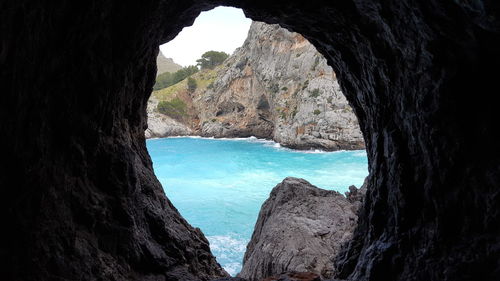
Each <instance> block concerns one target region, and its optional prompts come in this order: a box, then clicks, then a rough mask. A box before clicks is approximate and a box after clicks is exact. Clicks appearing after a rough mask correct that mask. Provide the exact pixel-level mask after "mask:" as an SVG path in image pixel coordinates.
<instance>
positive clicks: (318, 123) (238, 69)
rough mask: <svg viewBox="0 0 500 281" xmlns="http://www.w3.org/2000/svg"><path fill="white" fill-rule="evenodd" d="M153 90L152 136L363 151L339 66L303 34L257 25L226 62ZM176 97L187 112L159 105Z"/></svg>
mask: <svg viewBox="0 0 500 281" xmlns="http://www.w3.org/2000/svg"><path fill="white" fill-rule="evenodd" d="M192 78H193V79H195V80H196V81H197V85H198V86H197V88H196V90H194V91H189V90H188V89H187V83H186V81H182V82H180V83H179V84H177V85H174V86H171V87H169V88H167V89H162V90H159V91H155V92H153V94H152V96H151V98H150V101H149V102H148V108H147V111H148V129H147V130H146V138H151V137H168V136H183V135H193V136H204V137H215V138H223V137H229V138H232V137H250V136H255V137H257V138H264V139H270V140H274V141H276V142H278V143H280V144H281V145H282V146H284V147H289V148H293V149H300V150H308V149H321V150H325V151H333V150H354V149H364V140H363V136H362V134H361V131H360V129H359V125H358V122H357V118H356V116H355V114H354V112H353V110H352V109H351V107H350V106H349V104H348V102H347V100H346V99H345V97H344V95H343V93H342V92H341V90H340V86H339V84H338V81H337V78H336V75H335V73H334V72H333V69H332V68H331V67H330V66H328V64H327V62H326V59H325V58H324V57H323V56H322V55H321V54H320V53H318V51H317V50H316V49H315V48H314V46H313V45H312V44H310V43H309V42H308V41H307V40H306V39H305V38H304V37H302V36H301V35H300V34H297V33H293V32H290V31H288V30H286V29H283V28H281V27H279V26H278V25H269V24H265V23H261V22H253V23H252V25H251V27H250V30H249V33H248V37H247V39H246V41H245V43H244V44H243V46H242V47H240V48H239V49H237V50H236V51H235V52H234V54H233V55H231V56H230V57H229V58H228V59H227V60H226V61H225V62H224V63H223V64H222V65H220V66H218V67H217V68H215V69H213V70H208V71H200V72H199V73H196V74H194V75H192ZM172 100H177V101H180V103H182V106H183V108H182V110H183V111H182V114H181V115H179V114H177V115H176V116H168V114H161V113H160V112H158V110H157V104H158V102H160V101H167V102H168V101H172Z"/></svg>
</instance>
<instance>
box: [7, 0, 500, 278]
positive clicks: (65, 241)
mask: <svg viewBox="0 0 500 281" xmlns="http://www.w3.org/2000/svg"><path fill="white" fill-rule="evenodd" d="M219 4H225V5H233V6H238V7H241V8H243V9H244V10H245V13H246V14H247V15H248V16H250V17H251V18H252V19H254V20H259V21H264V22H267V23H280V24H281V25H282V26H283V27H286V28H289V29H291V30H293V31H296V32H299V33H301V34H302V35H304V37H305V38H307V39H308V40H309V41H310V42H312V43H313V44H314V45H315V46H316V48H317V49H318V51H319V52H321V53H322V54H323V55H324V56H325V57H326V59H327V60H328V62H329V64H330V65H331V66H332V67H333V69H334V70H335V72H336V74H337V77H338V79H339V81H340V85H341V88H342V90H343V92H344V94H345V95H346V97H347V100H348V101H349V102H350V104H351V105H352V107H353V109H354V111H355V113H356V115H357V116H358V120H359V122H360V127H361V130H362V132H363V134H364V138H365V141H366V146H367V152H368V157H369V165H370V169H369V170H370V178H369V183H368V193H367V197H366V202H365V204H364V208H363V212H362V213H361V216H360V220H359V221H360V224H359V227H358V230H357V232H356V235H355V237H354V240H353V241H352V242H351V244H350V247H349V248H348V249H347V251H346V252H345V255H343V256H342V258H341V259H340V260H339V266H340V268H341V274H340V277H343V278H348V279H350V280H498V279H499V277H500V264H499V262H500V259H498V256H499V255H500V253H499V252H500V250H499V249H500V241H499V240H500V224H499V223H498V222H499V218H500V212H499V210H500V206H499V204H500V203H499V202H500V200H499V196H500V192H499V187H498V186H499V184H498V183H499V182H500V160H499V159H500V147H499V146H498V143H497V142H498V132H499V125H498V122H497V120H498V118H497V116H498V114H497V112H498V109H497V108H498V103H497V102H496V100H497V99H496V97H497V96H498V95H497V93H498V82H497V80H498V65H500V38H499V34H500V28H499V26H500V22H499V19H498V17H499V9H500V8H499V4H498V2H497V1H488V0H483V1H481V0H470V1H438V0H429V1H425V2H424V1H409V0H398V1H396V0H394V1H378V0H357V1H352V0H345V1H331V2H326V1H295V2H290V1H251V0H240V1H233V0H226V1H211V0H201V1H194V0H185V1H167V0H163V1H162V0H150V1H149V0H147V1H120V2H113V1H85V2H81V3H80V2H69V1H67V2H58V1H49V2H43V3H41V2H33V1H27V0H19V1H9V2H3V3H2V4H1V6H2V9H0V18H1V21H0V25H1V30H2V36H1V39H0V40H1V42H0V48H1V49H0V50H1V51H0V65H1V66H2V67H1V68H0V73H1V78H2V83H1V86H0V87H1V89H0V90H1V91H0V92H1V93H2V102H1V103H0V139H2V141H3V143H4V147H3V148H4V150H3V155H2V161H1V164H0V171H1V174H0V186H1V189H0V220H1V221H2V234H1V235H2V239H1V240H0V264H1V265H2V266H1V275H2V276H3V277H4V278H6V279H10V280H58V279H59V280H64V279H72V280H74V279H83V280H93V279H105V280H106V279H108V280H113V279H120V280H124V279H142V280H148V278H149V279H150V280H151V279H153V280H154V279H158V280H161V279H162V278H163V279H175V276H177V277H179V276H180V275H181V274H185V275H183V276H188V277H186V278H190V277H192V278H193V279H195V278H199V279H203V278H205V279H206V278H208V277H209V276H217V275H223V273H222V271H221V270H220V268H219V267H218V266H217V265H216V264H215V262H214V259H213V257H212V256H211V255H210V253H209V251H208V245H207V243H206V241H205V240H204V238H203V236H202V235H201V234H200V233H199V232H198V231H196V230H195V229H193V228H192V227H190V226H189V225H188V224H187V223H186V222H185V221H184V220H183V219H182V218H180V216H179V215H178V213H177V211H176V210H175V208H174V207H173V206H171V204H170V203H169V201H168V200H167V199H166V197H165V195H164V193H163V191H162V190H161V187H160V185H159V183H158V181H157V180H156V179H155V177H154V175H153V172H152V167H151V160H150V158H149V156H148V154H147V151H146V147H145V141H144V130H145V126H146V103H147V99H148V96H149V95H150V92H151V88H152V85H153V83H154V79H155V72H156V69H155V66H154V64H155V59H156V56H157V54H158V45H159V44H161V43H164V42H166V41H168V40H171V39H172V38H173V37H174V36H175V35H176V34H177V33H178V32H179V31H180V30H181V29H182V27H184V26H186V25H189V24H191V23H192V22H193V20H194V18H195V17H196V16H197V15H198V14H199V12H200V11H201V10H206V9H209V8H212V7H214V6H216V5H219Z"/></svg>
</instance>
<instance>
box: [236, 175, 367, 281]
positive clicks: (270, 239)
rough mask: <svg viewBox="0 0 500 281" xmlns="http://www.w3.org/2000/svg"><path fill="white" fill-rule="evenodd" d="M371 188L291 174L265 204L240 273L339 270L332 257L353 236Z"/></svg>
mask: <svg viewBox="0 0 500 281" xmlns="http://www.w3.org/2000/svg"><path fill="white" fill-rule="evenodd" d="M365 191H366V188H361V189H360V190H359V191H358V190H357V189H356V188H355V187H354V186H351V187H350V192H349V193H348V194H347V197H344V196H343V195H342V194H340V193H338V192H336V191H332V190H324V189H320V188H317V187H315V186H313V185H311V184H310V183H309V182H307V181H305V180H303V179H297V178H290V177H289V178H286V179H285V180H283V182H282V183H280V184H278V185H277V186H276V187H275V188H274V189H273V190H272V191H271V194H270V196H269V198H268V199H267V200H266V201H265V202H264V204H263V205H262V207H261V210H260V213H259V217H258V219H257V223H256V224H255V229H254V232H253V235H252V239H251V240H250V242H249V243H248V246H247V250H246V252H245V257H244V259H243V268H242V270H241V272H240V273H239V275H238V276H240V277H243V278H245V279H248V280H250V281H258V280H261V279H263V278H265V277H268V276H272V275H278V274H280V273H282V272H287V271H297V272H311V273H315V274H318V275H320V276H321V277H323V278H331V277H333V275H334V273H335V268H334V266H333V260H332V257H334V256H335V255H336V254H337V253H338V252H339V250H340V247H341V246H342V245H343V244H344V243H346V241H348V240H349V239H350V238H351V236H352V232H353V230H354V227H355V226H356V222H357V212H358V210H359V207H360V204H361V202H362V200H363V195H364V193H365Z"/></svg>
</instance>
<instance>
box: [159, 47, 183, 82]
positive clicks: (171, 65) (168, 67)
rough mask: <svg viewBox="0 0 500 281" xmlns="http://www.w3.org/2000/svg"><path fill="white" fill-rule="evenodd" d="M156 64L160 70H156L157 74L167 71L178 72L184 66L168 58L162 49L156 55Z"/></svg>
mask: <svg viewBox="0 0 500 281" xmlns="http://www.w3.org/2000/svg"><path fill="white" fill-rule="evenodd" d="M156 66H157V68H158V70H157V71H156V76H158V75H160V74H162V73H165V72H176V71H177V70H179V69H181V68H182V66H180V65H178V64H176V63H175V62H174V60H173V59H171V58H166V57H165V56H164V55H163V53H162V52H161V51H160V52H159V53H158V56H157V57H156Z"/></svg>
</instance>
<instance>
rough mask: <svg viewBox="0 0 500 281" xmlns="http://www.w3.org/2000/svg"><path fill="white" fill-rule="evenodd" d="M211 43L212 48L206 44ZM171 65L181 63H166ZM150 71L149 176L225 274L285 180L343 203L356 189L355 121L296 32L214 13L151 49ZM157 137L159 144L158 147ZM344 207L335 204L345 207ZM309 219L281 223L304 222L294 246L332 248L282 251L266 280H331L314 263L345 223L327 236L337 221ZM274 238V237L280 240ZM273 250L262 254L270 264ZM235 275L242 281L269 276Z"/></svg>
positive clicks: (360, 160) (359, 173)
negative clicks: (302, 242) (309, 274)
mask: <svg viewBox="0 0 500 281" xmlns="http://www.w3.org/2000/svg"><path fill="white" fill-rule="evenodd" d="M225 17H226V18H227V19H226V18H225ZM238 25H240V26H238ZM228 27H229V28H228ZM221 35H222V36H221ZM242 35H243V36H242ZM237 37H239V38H237ZM212 40H213V41H218V42H217V44H212V45H210V43H211V42H212ZM219 41H221V42H219ZM230 44H231V45H230ZM228 45H229V46H228ZM231 47H232V49H229V48H231ZM233 50H234V51H233ZM221 51H222V52H221ZM223 51H226V52H227V53H226V52H223ZM205 55H206V56H205ZM215 55H223V58H222V59H219V61H216V63H212V64H211V65H208V64H206V65H202V63H205V62H206V61H205V59H207V58H209V59H213V60H214V61H215V60H216V59H218V57H215ZM179 61H180V62H182V65H177V64H176V63H175V62H179ZM197 62H198V64H197ZM157 67H158V72H157V78H156V82H155V85H154V86H153V93H152V94H151V97H150V99H149V100H148V129H147V130H146V131H145V134H146V138H148V139H149V140H147V147H148V151H149V154H150V155H151V158H152V160H153V168H154V171H155V174H156V176H157V178H158V179H159V180H160V182H161V183H162V186H163V188H164V190H165V193H166V195H167V196H168V198H169V199H170V200H171V201H172V203H173V204H174V206H175V207H176V208H177V209H178V210H179V212H180V213H181V215H182V216H183V217H184V218H185V219H186V220H187V221H188V222H189V223H190V224H192V225H193V226H195V227H199V228H200V229H201V230H202V231H203V233H204V234H205V235H206V237H207V238H208V240H209V242H210V247H211V250H212V253H213V254H214V255H215V256H216V258H217V260H218V262H219V263H220V264H221V265H222V266H223V268H225V270H226V271H227V272H228V273H230V274H231V275H233V276H234V275H235V274H236V273H238V272H240V271H241V269H242V268H241V263H242V260H243V256H244V254H245V250H246V245H247V244H248V243H249V242H250V238H251V237H252V232H253V230H254V225H255V223H256V221H257V219H258V214H259V209H261V205H262V203H264V201H265V200H266V199H267V198H268V197H269V193H270V192H271V190H272V189H273V187H274V186H276V185H277V184H279V183H280V182H282V181H283V180H284V179H285V178H287V177H296V178H301V179H305V180H307V181H309V182H311V183H312V184H314V185H315V186H317V187H320V188H323V189H326V190H335V191H337V192H340V193H342V194H343V193H345V192H348V191H349V187H350V186H353V185H354V186H357V187H358V188H359V187H361V186H362V184H363V182H364V179H365V177H366V176H367V159H366V153H365V151H364V140H363V137H362V134H361V131H360V130H359V126H358V123H357V119H356V116H355V115H354V113H353V112H352V109H351V107H350V106H349V104H348V102H347V101H346V100H345V97H344V96H343V93H342V91H341V90H340V86H339V85H338V82H337V78H336V75H335V73H334V72H333V70H332V68H331V67H330V66H328V65H327V62H326V59H325V58H324V57H323V56H322V55H321V54H320V53H319V52H318V51H317V50H316V49H315V48H314V46H312V45H311V44H310V43H309V42H308V41H307V39H305V38H304V37H303V36H301V35H300V34H297V33H293V32H290V31H288V30H286V29H283V28H281V27H280V26H279V25H276V24H275V25H269V24H265V23H263V22H251V21H250V20H249V19H247V18H245V17H244V15H243V12H242V11H241V10H237V9H234V8H227V7H225V8H215V9H213V10H210V11H207V12H203V13H201V14H200V16H198V17H197V18H196V20H195V21H194V23H193V25H192V26H190V27H188V28H185V29H183V31H182V32H181V33H179V35H178V36H177V37H176V38H175V39H173V40H172V41H170V42H168V43H167V44H164V45H161V46H160V53H159V55H158V59H157ZM169 67H170V69H171V70H170V71H167V69H168V68H169ZM181 67H182V68H181ZM190 82H191V84H190ZM163 137H166V138H167V139H157V138H163ZM193 137H196V138H193ZM200 137H202V138H200ZM151 138H152V139H151ZM203 138H204V139H203ZM206 138H208V139H206ZM214 138H215V139H214ZM288 147H291V148H288ZM292 148H294V149H292ZM332 151H336V152H332ZM304 188H305V187H304ZM351 191H352V187H351ZM331 195H332V193H331V192H330V193H328V192H325V193H324V194H322V195H319V193H315V194H314V196H312V197H311V198H309V199H308V200H323V201H325V203H323V204H327V202H328V200H330V201H331V202H330V203H332V204H333V203H335V202H334V201H333V197H332V196H331ZM295 196H304V194H302V195H298V194H296V195H295ZM318 198H319V199H318ZM342 199H344V201H345V202H343V201H342ZM342 199H337V200H340V201H341V202H340V203H343V204H345V205H346V206H347V205H348V203H347V199H346V198H342ZM300 203H301V204H303V205H304V204H306V203H307V201H304V202H300ZM337 203H339V202H337ZM295 204H296V203H295ZM344 208H345V209H349V208H348V207H344ZM289 212H294V210H289ZM301 212H302V213H301ZM316 212H317V210H315V209H314V208H312V209H311V210H302V211H298V213H297V214H296V215H295V217H293V218H289V219H288V220H290V221H292V220H296V221H299V220H309V221H310V222H309V223H308V225H307V226H306V225H304V224H302V225H301V224H298V225H296V226H294V225H291V226H290V227H289V229H294V228H295V232H296V237H294V239H297V237H301V239H306V237H307V235H309V236H310V240H314V239H318V238H315V236H317V233H323V234H322V235H323V236H322V238H321V240H325V239H332V240H334V238H335V236H339V237H342V238H337V240H339V241H336V244H335V245H334V243H331V244H332V245H330V244H321V243H317V244H318V245H315V246H316V247H317V248H321V249H323V251H322V253H321V254H319V253H317V254H312V253H311V252H312V251H313V249H309V253H304V254H303V256H304V257H303V258H302V260H301V261H295V260H293V262H292V259H293V256H294V255H293V254H291V253H292V252H293V251H297V250H300V247H298V248H297V249H295V248H296V247H292V245H287V246H286V247H287V248H288V249H287V250H288V251H289V252H290V253H288V255H290V258H287V261H286V263H288V265H285V264H283V265H282V264H280V263H278V262H277V261H275V262H274V263H273V266H271V264H262V265H260V267H263V268H264V267H265V268H269V270H270V271H269V272H268V273H267V274H268V275H272V274H275V273H279V272H281V271H297V270H299V269H301V270H306V269H308V270H309V271H315V272H316V273H317V274H321V273H322V272H323V273H324V275H323V277H332V272H333V271H332V266H331V265H330V264H328V265H325V262H324V260H326V259H329V258H330V256H333V255H335V254H336V252H337V251H338V248H340V245H341V244H343V243H344V242H345V240H346V239H347V237H350V232H352V229H353V226H354V222H350V223H348V224H349V225H348V226H345V227H344V226H342V227H338V226H337V230H336V231H337V232H338V233H335V234H334V233H333V232H332V234H330V232H331V230H326V229H330V228H331V227H333V225H329V224H333V223H338V222H336V221H333V222H332V221H325V219H324V218H323V217H324V216H319V215H313V213H316ZM337 212H339V213H337V214H336V215H335V216H339V217H340V216H345V217H348V216H351V217H352V218H351V219H354V216H355V213H353V212H351V211H350V210H349V211H348V212H343V211H339V210H337ZM275 216H276V217H277V216H278V214H277V215H275ZM267 228H269V229H270V231H273V232H278V231H279V232H281V230H278V229H271V226H268V227H267ZM300 228H303V230H302V233H299V230H298V229H300ZM305 228H307V231H305ZM333 228H335V227H333ZM284 232H285V230H283V234H282V235H281V236H282V237H280V238H275V239H277V240H286V238H289V237H288V235H289V233H288V231H287V233H284ZM332 235H333V236H334V237H333V238H332V237H331V236H332ZM318 240H320V239H318ZM251 243H257V242H251ZM261 243H265V241H262V242H261ZM268 243H269V242H268ZM275 247H278V245H276V246H275ZM282 247H284V246H282ZM327 249H328V250H327ZM273 251H274V252H276V251H277V250H273V249H269V250H267V253H266V254H267V255H270V256H272V255H275V253H274V254H273V253H272V252H273ZM255 255H256V254H254V256H255ZM282 256H283V254H282ZM306 256H307V257H306ZM318 256H319V257H320V258H319V259H320V260H321V261H318ZM254 259H255V258H254ZM260 259H264V258H263V257H260ZM283 259H284V257H283ZM328 263H329V262H328ZM300 264H303V266H300ZM278 268H279V270H278ZM246 271H250V270H248V269H247V270H246ZM245 274H247V276H246V277H247V278H250V277H251V278H252V279H255V278H260V277H266V276H267V275H262V276H260V275H259V276H251V275H252V274H250V273H245ZM262 274H266V273H264V272H263V273H262Z"/></svg>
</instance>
